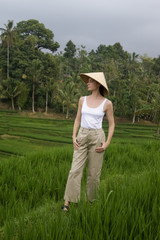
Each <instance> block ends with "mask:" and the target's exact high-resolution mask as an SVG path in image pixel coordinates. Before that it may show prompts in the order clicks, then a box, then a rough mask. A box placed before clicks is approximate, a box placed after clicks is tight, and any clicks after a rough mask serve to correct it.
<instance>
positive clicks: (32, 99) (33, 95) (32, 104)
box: [32, 83, 35, 113]
mask: <svg viewBox="0 0 160 240" xmlns="http://www.w3.org/2000/svg"><path fill="white" fill-rule="evenodd" d="M34 91H35V85H34V83H33V89H32V112H33V113H34V112H35V110H34Z"/></svg>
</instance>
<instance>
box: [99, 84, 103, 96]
mask: <svg viewBox="0 0 160 240" xmlns="http://www.w3.org/2000/svg"><path fill="white" fill-rule="evenodd" d="M99 92H100V94H101V95H102V96H103V97H104V87H103V86H102V85H100V87H99Z"/></svg>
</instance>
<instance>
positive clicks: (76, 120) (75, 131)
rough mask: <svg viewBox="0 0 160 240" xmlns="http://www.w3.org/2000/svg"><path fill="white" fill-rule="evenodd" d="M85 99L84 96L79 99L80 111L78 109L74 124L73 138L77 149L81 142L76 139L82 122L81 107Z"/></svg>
mask: <svg viewBox="0 0 160 240" xmlns="http://www.w3.org/2000/svg"><path fill="white" fill-rule="evenodd" d="M83 100H84V97H81V98H80V99H79V103H78V111H77V115H76V118H75V121H74V126H73V135H72V138H73V144H74V148H75V149H78V148H79V144H78V142H77V140H76V136H77V132H78V128H79V125H80V122H81V109H82V104H83Z"/></svg>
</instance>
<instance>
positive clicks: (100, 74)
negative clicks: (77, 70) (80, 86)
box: [80, 72, 109, 95]
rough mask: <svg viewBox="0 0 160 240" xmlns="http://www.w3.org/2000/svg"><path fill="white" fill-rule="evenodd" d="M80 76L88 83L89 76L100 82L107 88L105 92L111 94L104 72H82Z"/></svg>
mask: <svg viewBox="0 0 160 240" xmlns="http://www.w3.org/2000/svg"><path fill="white" fill-rule="evenodd" d="M80 77H81V78H82V80H83V81H84V82H85V83H87V82H88V79H89V78H92V79H93V80H95V81H97V82H98V83H100V84H101V85H102V86H103V87H104V88H105V93H106V94H107V95H109V89H108V86H107V83H106V79H105V76H104V73H103V72H92V73H81V74H80Z"/></svg>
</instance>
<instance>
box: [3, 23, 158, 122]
mask: <svg viewBox="0 0 160 240" xmlns="http://www.w3.org/2000/svg"><path fill="white" fill-rule="evenodd" d="M0 31H1V35H0V99H1V101H2V102H8V101H10V104H11V107H12V109H13V110H14V109H15V108H16V109H19V110H30V109H31V110H32V111H33V112H35V111H36V110H37V109H38V108H41V109H44V111H46V112H47V111H48V109H50V110H52V111H54V112H65V113H66V117H67V118H68V117H69V114H73V113H75V112H76V108H77V102H78V98H79V97H80V96H82V95H85V94H88V93H87V88H86V86H85V84H84V83H83V82H82V81H81V79H80V77H79V74H80V73H82V72H96V71H98V72H99V71H103V72H104V74H105V77H106V80H107V84H108V87H109V90H110V96H109V98H110V99H111V100H112V102H113V105H114V114H115V116H117V117H125V118H129V119H132V121H133V122H135V121H136V120H138V119H140V118H145V119H147V120H151V121H154V122H156V123H157V126H158V124H159V121H160V56H159V57H158V58H151V57H148V56H147V55H144V56H140V55H139V54H137V53H135V52H133V53H129V52H127V51H124V49H123V47H122V46H121V44H120V43H118V42H117V43H115V44H114V45H108V46H106V45H102V44H101V45H99V46H98V47H97V49H96V50H91V51H87V50H86V48H85V46H83V45H81V46H80V47H76V45H75V44H74V43H73V42H72V40H70V41H68V42H67V43H66V46H65V48H64V51H61V52H58V49H59V47H60V45H59V43H58V42H55V41H54V34H53V32H52V31H51V30H49V29H47V28H45V26H44V24H42V23H39V21H37V20H34V19H30V20H27V21H21V22H19V23H17V24H16V26H14V23H13V21H10V20H9V21H8V23H7V24H5V25H4V27H1V28H0Z"/></svg>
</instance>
